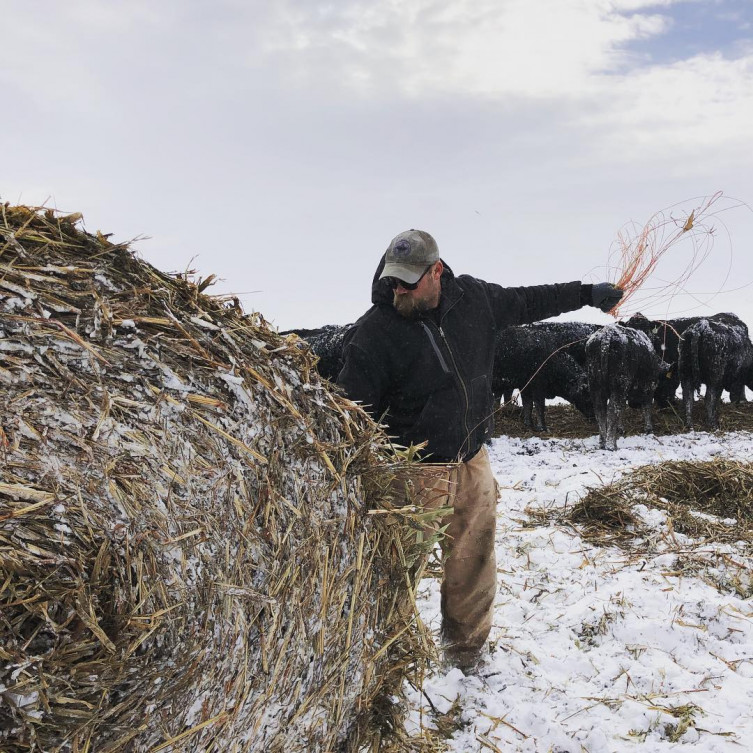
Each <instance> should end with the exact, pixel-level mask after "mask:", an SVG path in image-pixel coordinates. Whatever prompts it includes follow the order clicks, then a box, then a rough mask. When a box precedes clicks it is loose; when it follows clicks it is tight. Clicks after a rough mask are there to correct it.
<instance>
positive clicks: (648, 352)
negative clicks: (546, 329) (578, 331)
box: [586, 324, 669, 450]
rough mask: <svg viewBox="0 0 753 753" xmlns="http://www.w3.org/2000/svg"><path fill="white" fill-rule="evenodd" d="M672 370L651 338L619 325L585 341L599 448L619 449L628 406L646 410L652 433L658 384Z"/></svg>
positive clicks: (646, 424)
mask: <svg viewBox="0 0 753 753" xmlns="http://www.w3.org/2000/svg"><path fill="white" fill-rule="evenodd" d="M668 369H669V364H666V363H663V362H662V361H661V360H660V358H659V356H658V355H657V353H656V351H655V350H654V346H653V345H652V343H651V340H650V339H649V337H648V335H646V334H645V333H644V332H641V331H640V330H637V329H633V328H631V327H625V326H623V325H620V324H608V325H607V326H605V327H602V328H601V329H600V330H598V331H597V332H594V334H593V335H591V337H589V338H588V340H587V341H586V370H587V372H588V384H589V388H590V390H591V397H592V399H593V407H594V413H595V414H596V421H597V423H598V424H599V447H601V449H607V450H616V449H617V434H618V433H624V429H623V424H622V411H623V409H624V407H625V403H627V404H628V405H629V406H630V407H631V408H641V409H642V411H643V424H644V430H645V432H646V433H647V434H650V433H651V432H653V430H654V427H653V421H652V416H651V405H652V403H653V398H654V392H655V390H656V385H657V383H658V382H659V380H660V379H661V378H662V376H663V375H664V374H666V372H667V370H668Z"/></svg>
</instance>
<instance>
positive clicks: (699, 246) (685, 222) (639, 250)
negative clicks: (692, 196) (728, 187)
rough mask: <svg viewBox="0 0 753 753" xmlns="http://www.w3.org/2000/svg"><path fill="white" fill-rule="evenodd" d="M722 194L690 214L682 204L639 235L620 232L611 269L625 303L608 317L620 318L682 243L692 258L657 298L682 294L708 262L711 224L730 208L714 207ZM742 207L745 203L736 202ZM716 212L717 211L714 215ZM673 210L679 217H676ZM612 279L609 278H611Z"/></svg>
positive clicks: (631, 230) (654, 219)
mask: <svg viewBox="0 0 753 753" xmlns="http://www.w3.org/2000/svg"><path fill="white" fill-rule="evenodd" d="M722 195H723V194H722V192H721V191H717V192H716V193H715V194H713V195H712V196H711V197H705V198H704V199H703V200H702V201H701V203H700V204H699V205H697V206H695V207H693V208H692V209H691V210H690V211H689V212H688V211H687V210H685V211H682V210H681V209H679V208H680V207H681V205H680V204H676V205H674V207H670V209H668V210H662V211H660V212H657V213H656V214H654V215H653V216H652V217H651V219H650V220H649V221H648V222H647V223H646V224H645V225H644V227H643V228H642V229H640V231H638V232H637V233H636V232H634V227H629V228H628V229H626V230H623V231H621V232H620V233H619V234H618V236H617V242H616V244H617V248H616V249H615V250H614V251H612V252H611V253H610V264H609V267H610V268H611V269H615V268H616V269H617V270H618V275H619V276H618V279H617V280H616V281H615V282H614V284H615V285H616V286H617V287H618V288H621V289H622V290H623V291H624V292H623V296H622V300H621V301H620V302H619V303H618V304H617V306H615V307H614V308H613V309H612V310H611V311H610V312H609V313H610V314H612V316H614V317H618V316H619V315H620V311H621V309H622V308H623V307H624V306H625V304H626V303H627V302H628V301H629V300H630V298H631V297H632V296H633V294H634V293H635V292H636V291H637V290H638V289H640V288H641V287H642V286H643V285H644V283H645V282H646V280H647V279H648V278H649V277H650V276H651V275H652V274H653V272H654V271H655V268H656V265H657V264H658V262H659V260H660V259H661V258H662V256H664V254H665V253H667V251H669V250H670V249H671V248H672V247H673V246H675V245H676V244H677V243H678V242H680V241H685V240H688V241H690V243H691V246H692V250H693V253H692V256H691V259H690V261H689V262H688V264H687V266H686V267H685V269H684V270H683V271H682V272H681V274H680V276H679V278H677V279H676V280H675V281H674V282H666V281H665V283H666V284H665V285H664V286H663V287H662V288H661V289H660V290H659V292H658V293H657V292H656V291H654V293H653V296H654V297H660V296H661V295H666V292H667V291H668V290H669V289H671V290H674V291H679V290H683V289H684V288H685V284H686V283H687V281H688V279H689V278H690V277H691V276H692V274H693V273H694V272H695V271H696V270H697V269H698V267H699V266H700V265H701V264H702V263H703V262H704V261H705V259H706V257H707V256H708V254H709V253H710V251H711V248H712V247H713V239H714V227H713V226H712V225H710V224H709V220H710V218H711V217H714V216H716V215H718V214H719V213H720V211H724V210H726V209H729V208H731V207H730V206H722V207H721V208H720V207H714V205H715V204H717V202H719V200H720V199H721V198H722ZM734 204H735V206H739V205H740V204H742V202H736V201H735V202H734ZM712 208H714V211H712ZM673 210H674V212H675V214H676V213H678V212H679V214H680V216H679V217H677V216H673ZM616 256H618V257H619V261H618V262H617V263H616V264H614V263H612V259H613V258H614V257H616ZM611 276H612V275H610V277H611Z"/></svg>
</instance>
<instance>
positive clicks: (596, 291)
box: [583, 282, 622, 312]
mask: <svg viewBox="0 0 753 753" xmlns="http://www.w3.org/2000/svg"><path fill="white" fill-rule="evenodd" d="M583 287H587V286H585V285H584V286H583ZM584 292H585V291H584ZM621 298H622V290H621V289H620V288H617V287H615V286H614V285H612V283H611V282H597V283H595V284H594V285H592V286H591V302H590V305H591V306H596V308H597V309H601V310H602V311H605V312H606V311H611V310H612V309H613V308H614V307H615V306H616V305H617V304H618V303H619V302H620V299H621Z"/></svg>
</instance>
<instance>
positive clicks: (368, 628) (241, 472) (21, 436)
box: [0, 205, 429, 753]
mask: <svg viewBox="0 0 753 753" xmlns="http://www.w3.org/2000/svg"><path fill="white" fill-rule="evenodd" d="M79 220H80V217H79V216H69V217H63V216H58V215H56V214H54V213H53V212H51V211H45V210H39V209H34V208H28V207H13V206H8V205H6V206H4V207H0V385H2V394H3V400H2V403H1V404H0V431H2V434H1V435H0V467H1V468H2V473H1V474H0V749H2V750H3V751H7V752H8V753H21V752H22V751H23V752H24V753H26V752H27V751H75V752H77V753H83V752H84V751H98V753H106V752H110V751H126V750H127V751H151V752H152V753H156V752H157V751H161V750H170V751H172V752H175V751H223V752H226V751H260V752H261V751H264V752H265V753H268V752H269V751H283V750H284V751H286V753H296V752H300V753H303V752H304V751H307V752H308V751H338V750H340V751H355V750H359V749H361V747H362V746H363V745H364V744H368V743H369V741H371V740H373V739H374V737H375V735H376V734H377V732H376V727H375V724H374V718H373V714H372V709H373V708H375V707H378V706H379V705H380V704H381V703H382V700H383V699H384V697H385V696H387V695H389V694H392V693H394V692H395V691H396V690H397V689H398V688H399V687H400V684H401V682H402V680H403V678H404V676H405V675H406V674H407V673H408V672H410V671H412V670H413V669H414V668H415V665H416V662H419V663H420V661H421V659H422V658H424V657H425V656H427V654H428V651H429V642H428V641H427V639H426V636H425V633H424V631H423V628H422V627H421V626H420V625H416V623H415V621H414V618H413V612H412V610H411V609H410V608H409V607H410V598H409V597H410V594H411V585H412V584H411V580H410V577H409V576H408V572H409V570H410V568H411V566H412V565H414V563H415V562H416V561H418V559H419V558H420V557H421V555H422V554H423V552H424V550H425V548H426V544H425V543H424V544H421V543H417V540H418V542H420V538H421V537H420V536H419V537H417V536H416V535H415V529H416V526H418V524H417V523H415V521H412V520H411V517H410V512H404V511H402V510H399V509H392V498H391V496H390V495H391V492H390V488H391V487H390V483H391V480H392V478H393V476H394V473H395V466H394V464H395V463H396V461H395V459H394V455H389V454H388V452H387V450H388V443H387V440H386V438H385V437H384V435H383V434H382V433H381V432H380V430H379V428H378V427H377V426H376V425H375V424H374V423H373V422H372V421H371V420H370V419H369V417H368V416H367V415H366V414H365V413H364V412H363V411H361V410H360V409H359V408H357V406H355V405H354V404H353V403H351V402H349V401H347V400H345V399H344V398H342V397H340V396H339V395H337V394H334V393H333V392H331V391H330V389H329V387H328V386H327V385H326V384H324V383H323V382H322V381H320V379H319V377H318V376H317V374H316V370H315V368H314V361H313V357H312V356H311V354H310V353H309V352H308V351H306V350H302V349H300V348H298V347H296V345H295V344H294V343H291V342H288V341H287V340H286V339H284V338H282V337H281V336H279V335H278V334H277V333H276V332H274V331H273V330H272V329H271V328H269V327H268V326H267V325H266V323H265V322H264V320H263V318H262V317H261V316H259V315H254V316H246V315H244V314H243V313H242V312H241V311H240V308H239V307H238V306H237V303H236V302H234V301H233V300H232V299H221V298H215V297H209V296H206V295H204V294H203V293H202V288H203V286H202V285H200V284H199V285H197V284H194V283H193V282H191V281H190V280H188V279H184V278H182V277H173V276H170V275H166V274H163V273H161V272H159V271H157V270H156V269H155V268H153V267H152V266H150V265H149V264H146V263H144V262H143V261H140V260H139V259H137V258H136V257H135V256H134V255H133V253H132V252H131V251H130V250H129V249H128V248H127V247H126V246H124V245H117V244H113V243H110V242H109V241H108V240H107V239H106V238H105V237H104V236H102V235H101V234H96V235H92V234H89V233H86V232H83V231H82V230H81V229H79V227H78V224H79ZM398 465H399V463H398ZM390 510H392V511H391V512H390ZM375 512H376V513H377V514H374V513H375ZM422 547H423V548H422ZM406 603H407V604H408V608H406Z"/></svg>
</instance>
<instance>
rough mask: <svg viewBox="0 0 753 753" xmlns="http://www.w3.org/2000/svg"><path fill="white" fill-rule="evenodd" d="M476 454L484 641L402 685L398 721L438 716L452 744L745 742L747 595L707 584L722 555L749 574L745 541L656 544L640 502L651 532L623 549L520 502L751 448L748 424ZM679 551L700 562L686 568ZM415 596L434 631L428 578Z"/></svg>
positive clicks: (562, 497)
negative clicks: (486, 558) (483, 508)
mask: <svg viewBox="0 0 753 753" xmlns="http://www.w3.org/2000/svg"><path fill="white" fill-rule="evenodd" d="M490 454H491V459H492V466H493V468H494V471H495V474H496V477H497V480H498V481H499V484H500V486H501V487H502V497H501V500H500V503H499V507H498V510H499V513H498V515H499V520H498V525H497V567H498V592H497V601H496V606H495V619H494V626H493V628H492V632H491V635H490V642H491V650H490V653H489V655H488V656H487V658H486V660H485V661H484V663H483V664H482V666H481V667H480V670H479V672H478V674H476V675H475V676H469V677H465V676H464V675H463V674H462V672H460V670H457V669H451V670H445V669H441V668H436V669H435V670H434V672H435V673H434V674H431V675H429V676H427V677H426V679H425V682H424V685H423V688H422V689H420V691H419V690H415V689H411V691H410V702H411V712H410V716H409V719H408V723H407V727H408V730H409V731H410V732H411V733H414V734H415V733H416V731H417V729H418V728H420V726H421V725H423V726H424V727H429V728H432V727H434V728H435V727H436V725H437V723H438V724H439V725H440V726H441V727H442V728H443V729H444V730H445V732H444V735H450V734H451V736H450V737H449V739H448V745H449V749H450V750H451V751H456V752H457V753H472V752H474V751H505V753H508V752H512V751H525V752H526V753H609V752H612V751H632V750H636V751H641V753H650V752H651V751H662V752H663V751H670V750H683V751H687V750H694V751H704V752H706V751H709V752H711V751H720V752H721V751H725V753H726V752H727V751H730V752H731V751H735V752H737V751H741V750H742V751H744V750H751V749H753V603H751V600H745V599H742V598H740V597H739V596H737V595H736V594H735V593H734V592H733V591H731V590H719V589H718V588H717V587H716V586H715V585H714V584H715V582H718V581H719V580H720V578H724V577H725V573H723V572H720V571H719V570H718V566H719V565H720V564H721V567H722V568H725V567H727V566H728V567H729V568H731V570H735V573H734V574H732V573H731V572H730V573H727V574H726V575H729V577H733V575H734V577H738V578H740V577H742V578H743V580H745V579H746V578H749V577H750V572H751V570H750V566H751V556H750V551H749V550H747V551H746V550H744V549H743V548H742V547H741V546H739V547H730V546H726V545H725V546H721V545H716V546H714V545H708V544H707V545H704V546H702V547H700V548H699V547H698V544H697V542H692V541H690V540H687V539H683V537H682V536H680V535H679V534H672V535H668V536H667V537H666V539H664V542H665V543H662V541H663V538H662V536H661V533H662V532H667V531H666V528H667V527H666V524H665V522H666V519H665V517H664V515H663V514H662V513H659V512H658V511H656V510H648V509H645V508H644V516H645V517H646V518H647V519H648V520H649V521H651V522H652V523H653V524H654V525H655V527H656V531H657V540H656V542H655V543H653V542H652V544H651V545H650V546H646V548H645V551H640V550H639V551H638V552H632V553H628V552H626V551H623V550H622V549H618V548H616V547H608V548H600V547H596V546H593V545H591V544H589V543H588V542H586V541H585V540H584V539H582V538H581V537H580V536H579V535H578V532H577V531H576V530H574V529H571V528H568V527H565V526H562V525H557V524H548V523H546V522H541V521H542V518H541V517H540V516H538V517H537V518H536V519H535V520H534V519H533V518H532V517H531V516H530V515H529V512H530V509H535V508H547V509H557V508H562V507H564V506H565V505H572V504H573V503H575V502H576V501H577V500H578V499H579V498H580V497H581V496H583V494H584V492H585V490H586V488H587V487H594V486H598V485H601V484H608V483H611V482H613V481H615V480H616V479H617V478H618V477H619V476H621V475H622V474H623V473H624V472H626V471H628V470H630V469H631V468H634V467H637V466H642V465H648V464H652V463H658V462H663V461H668V460H709V459H712V458H716V457H725V458H733V459H738V460H745V461H749V460H751V457H752V456H753V435H751V434H750V433H748V432H740V433H730V434H723V435H722V434H718V435H715V434H708V433H704V432H696V433H689V434H681V435H678V436H669V437H646V436H637V437H627V438H622V439H620V441H619V446H618V449H617V451H616V452H606V451H602V450H599V449H598V447H597V440H596V437H590V438H588V439H585V440H566V439H539V438H533V439H513V438H508V437H499V438H497V439H495V440H494V441H493V444H492V447H491V452H490ZM537 521H538V522H537ZM688 553H692V554H693V555H694V556H695V557H696V558H698V557H701V558H705V559H707V560H708V561H709V562H710V563H713V564H711V565H710V567H711V568H714V572H711V571H704V570H703V569H701V571H699V572H698V574H697V575H696V576H689V575H687V574H684V573H683V572H682V568H681V567H680V561H679V560H678V557H679V558H682V557H683V556H685V555H686V554H688ZM420 610H421V615H422V617H423V619H424V621H425V622H427V624H429V626H430V627H431V628H432V629H433V630H435V631H438V628H439V587H438V582H437V581H436V580H434V579H426V580H424V581H423V584H422V589H421V601H420ZM429 701H430V702H429ZM432 705H433V707H434V709H432ZM435 710H436V711H435ZM437 712H439V715H440V716H439V717H438V716H437ZM448 730H449V731H448Z"/></svg>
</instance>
